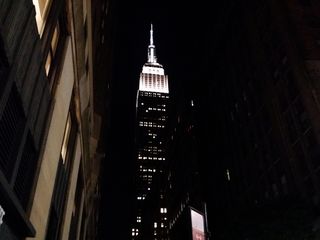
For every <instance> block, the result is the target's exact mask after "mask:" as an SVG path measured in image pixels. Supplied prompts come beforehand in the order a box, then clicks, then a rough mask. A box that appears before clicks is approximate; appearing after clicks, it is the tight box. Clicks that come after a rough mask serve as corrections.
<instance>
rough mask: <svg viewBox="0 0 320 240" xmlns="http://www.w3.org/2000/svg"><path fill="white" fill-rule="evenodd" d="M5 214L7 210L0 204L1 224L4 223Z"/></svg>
mask: <svg viewBox="0 0 320 240" xmlns="http://www.w3.org/2000/svg"><path fill="white" fill-rule="evenodd" d="M5 214H6V213H5V211H4V210H3V208H2V207H1V205H0V226H1V224H2V223H3V217H4V215H5Z"/></svg>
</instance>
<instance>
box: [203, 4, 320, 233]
mask: <svg viewBox="0 0 320 240" xmlns="http://www.w3.org/2000/svg"><path fill="white" fill-rule="evenodd" d="M222 5H223V8H221V15H220V17H221V18H219V19H218V20H217V22H218V24H216V25H214V24H213V23H212V24H208V25H209V26H208V28H211V31H212V32H211V34H210V36H208V39H209V45H210V47H209V48H210V49H211V51H209V53H208V54H209V55H208V56H207V60H206V61H207V63H208V64H210V65H213V66H217V68H216V69H215V71H213V72H212V74H211V75H212V77H211V79H210V81H207V82H205V83H204V84H203V86H205V87H204V88H203V89H202V90H203V91H202V95H201V96H200V95H199V96H198V98H199V99H200V105H201V106H202V109H203V110H202V111H203V112H202V113H200V114H203V116H206V117H203V118H202V119H201V123H200V131H201V132H202V133H201V136H202V137H201V142H202V146H203V147H202V149H203V152H204V153H203V154H204V155H203V156H204V158H203V159H202V160H201V164H202V167H201V169H202V170H201V171H202V176H204V177H205V181H204V184H205V185H204V189H205V195H206V197H205V198H206V199H207V200H208V208H209V211H210V209H211V210H213V209H215V210H214V211H213V212H211V213H210V214H209V215H208V216H209V218H210V217H212V220H211V221H209V222H210V223H211V224H213V223H214V224H213V225H215V226H216V227H215V229H216V230H215V232H216V233H217V234H218V232H219V231H222V229H224V228H225V226H226V225H225V223H226V222H228V223H230V222H232V221H233V220H231V219H242V220H243V222H245V220H244V219H245V218H246V217H245V216H244V215H245V214H247V216H249V215H250V214H253V216H251V215H250V216H251V217H252V218H251V219H250V220H249V219H247V221H248V222H247V223H249V222H250V221H252V219H256V221H255V222H254V225H253V226H255V227H254V228H255V229H256V230H252V231H251V232H250V230H248V229H246V228H245V224H244V225H241V224H240V225H241V226H243V227H242V229H237V227H236V225H237V224H235V222H233V225H232V224H231V225H230V226H229V227H230V228H233V227H234V229H233V230H234V232H237V231H239V232H237V234H238V235H241V234H244V235H245V236H247V237H249V234H261V233H262V232H263V231H262V230H261V228H260V230H259V224H260V227H261V226H262V225H263V224H266V225H267V224H270V225H269V226H273V225H272V224H274V226H275V225H278V226H279V225H280V226H282V227H283V232H286V233H288V232H291V233H292V232H294V233H297V232H298V231H299V230H301V228H300V227H301V226H302V225H303V224H305V225H303V226H312V224H313V221H314V220H315V218H316V217H317V215H318V214H319V212H318V209H319V208H318V207H319V183H320V181H319V163H320V161H319V159H320V156H319V133H318V132H319V130H318V129H319V117H320V115H319V114H320V112H319V100H318V99H319V74H318V72H319V65H318V63H319V56H320V55H319V51H320V45H319V30H320V29H319V25H318V24H319V16H318V15H317V14H316V12H317V10H319V3H318V2H316V1H272V0H270V1H262V2H261V1H260V2H259V3H258V2H255V1H250V2H246V4H243V3H240V2H236V1H228V2H226V3H224V4H222ZM216 31H218V32H219V34H213V32H216ZM214 59H215V60H214ZM205 111H208V112H205ZM210 156H215V158H216V160H214V161H213V160H212V158H211V157H210ZM212 161H213V162H214V163H213V164H214V169H213V168H209V167H208V166H209V162H212ZM212 176H215V177H214V180H213V178H212ZM213 192H215V193H216V196H217V195H218V196H219V197H218V198H216V197H214V196H213V194H212V193H213ZM210 194H211V196H210ZM279 206H281V207H279ZM278 207H279V208H278ZM263 209H264V210H263ZM267 209H269V211H268V210H267ZM297 209H299V210H297ZM260 210H261V211H265V212H264V214H265V215H263V214H261V216H260V218H255V217H257V215H259V214H260V213H262V212H259V211H260ZM277 210H279V211H277ZM274 211H277V214H279V215H277V214H275V215H273V216H271V215H268V214H272V213H274ZM281 211H282V212H281ZM254 212H256V213H257V214H256V215H255V214H254ZM302 212H303V213H305V214H306V215H308V214H309V215H310V216H309V217H305V218H304V217H303V214H301V215H299V214H300V213H302ZM290 214H292V215H291V216H295V217H297V218H300V219H303V224H298V223H297V222H295V223H293V224H296V225H295V226H299V227H296V228H292V227H291V228H289V227H286V226H287V225H286V223H285V222H286V221H287V220H288V219H289V218H290V217H289V216H290ZM295 214H296V215H295ZM214 216H219V218H215V217H214ZM276 216H278V217H276ZM279 216H286V217H288V219H287V220H284V219H282V220H279V219H280V218H279ZM248 218H250V217H248ZM257 219H259V220H257ZM267 219H269V220H267ZM270 219H272V220H270ZM290 219H291V220H292V219H295V218H294V217H291V218H290ZM235 221H236V220H235ZM268 221H269V222H268ZM277 221H278V222H277ZM281 221H283V222H281ZM292 221H293V220H292ZM239 222H241V220H239ZM287 222H288V221H287ZM276 223H277V224H276ZM230 228H229V229H228V230H226V232H227V231H229V233H226V232H225V233H221V235H219V234H220V233H219V234H218V235H216V237H221V238H222V237H223V234H229V236H230V235H232V232H230ZM271 228H272V227H271ZM306 229H308V231H309V232H312V227H309V228H308V227H306ZM242 231H244V232H246V231H247V233H243V232H242ZM255 231H256V232H255ZM275 231H276V230H274V231H270V233H272V232H275ZM295 231H296V232H295ZM301 231H302V230H301ZM240 232H242V233H241V234H240ZM253 232H254V233H253ZM300 233H301V232H300ZM213 234H214V232H213ZM246 234H247V235H246ZM266 234H268V233H266ZM277 234H280V233H277ZM280 235H281V234H280ZM280 235H279V236H280ZM293 235H294V234H293ZM296 235H297V236H298V233H297V234H296ZM266 236H268V235H266ZM272 238H273V237H272V235H271V236H269V239H272Z"/></svg>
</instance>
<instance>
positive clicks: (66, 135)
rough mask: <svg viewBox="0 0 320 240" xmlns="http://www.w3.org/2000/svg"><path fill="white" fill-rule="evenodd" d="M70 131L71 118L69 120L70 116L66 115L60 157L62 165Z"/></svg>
mask: <svg viewBox="0 0 320 240" xmlns="http://www.w3.org/2000/svg"><path fill="white" fill-rule="evenodd" d="M70 130H71V118H70V114H68V118H67V123H66V127H65V130H64V136H63V142H62V148H61V157H62V161H63V164H64V163H65V161H66V155H67V149H68V143H69V136H70Z"/></svg>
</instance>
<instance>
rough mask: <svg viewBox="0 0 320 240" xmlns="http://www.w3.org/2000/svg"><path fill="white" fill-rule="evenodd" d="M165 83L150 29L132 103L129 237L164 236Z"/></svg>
mask: <svg viewBox="0 0 320 240" xmlns="http://www.w3.org/2000/svg"><path fill="white" fill-rule="evenodd" d="M168 102H169V86H168V76H167V75H165V72H164V68H163V66H162V65H161V64H159V63H158V62H157V57H156V52H155V45H154V42H153V29H152V25H151V30H150V44H149V46H148V61H147V63H145V64H144V65H143V68H142V72H141V74H140V80H139V90H138V93H137V104H136V112H137V115H136V117H137V118H136V120H137V129H136V155H135V156H136V160H135V161H136V173H135V177H136V178H135V185H136V195H135V201H136V207H135V210H136V211H135V219H134V222H133V224H132V239H148V240H150V239H158V240H159V239H166V232H167V207H166V201H165V195H164V185H165V184H164V183H165V179H164V178H165V163H166V148H165V144H166V138H167V134H166V133H167V129H166V128H167V126H166V125H167V119H168Z"/></svg>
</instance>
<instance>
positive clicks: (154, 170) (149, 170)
mask: <svg viewBox="0 0 320 240" xmlns="http://www.w3.org/2000/svg"><path fill="white" fill-rule="evenodd" d="M141 167H142V166H141ZM140 172H156V169H151V168H140Z"/></svg>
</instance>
